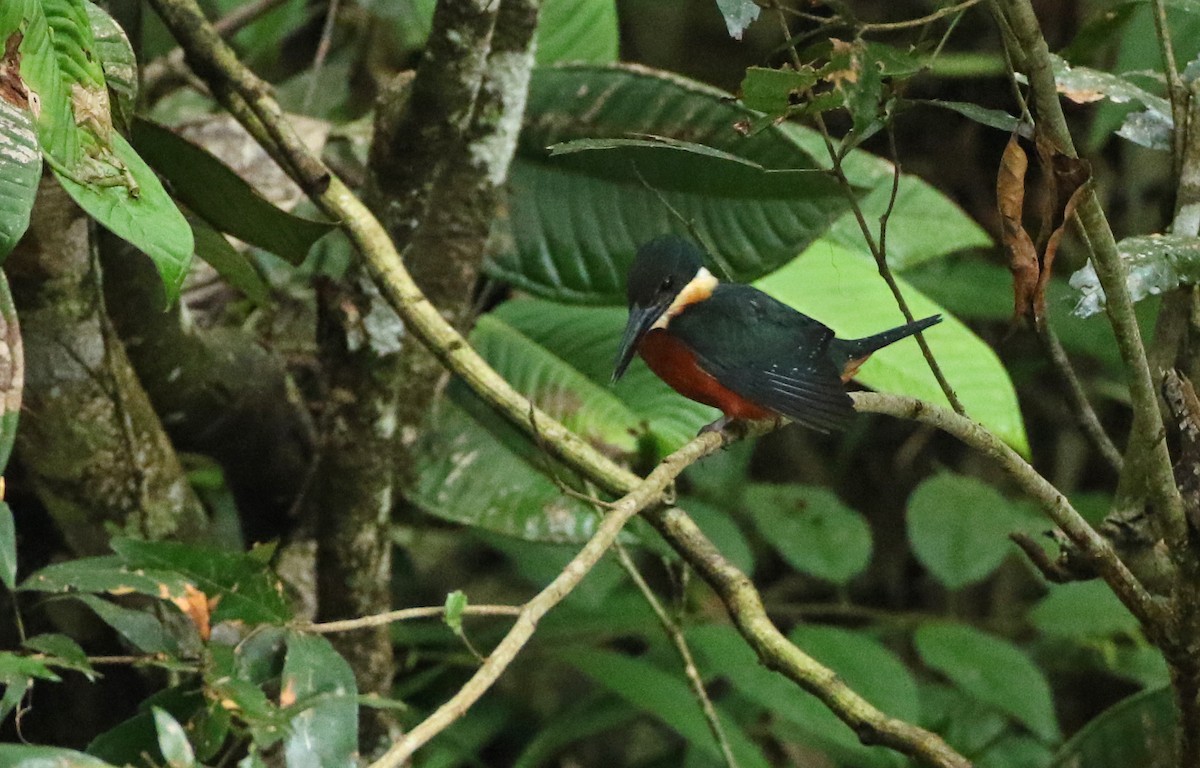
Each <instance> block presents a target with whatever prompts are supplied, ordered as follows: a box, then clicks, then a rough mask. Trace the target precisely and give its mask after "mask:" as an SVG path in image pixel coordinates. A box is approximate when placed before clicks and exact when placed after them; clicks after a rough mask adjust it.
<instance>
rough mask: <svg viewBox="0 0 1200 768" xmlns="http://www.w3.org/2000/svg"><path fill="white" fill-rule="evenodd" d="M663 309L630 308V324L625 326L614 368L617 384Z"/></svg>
mask: <svg viewBox="0 0 1200 768" xmlns="http://www.w3.org/2000/svg"><path fill="white" fill-rule="evenodd" d="M662 311H663V310H662V307H630V309H629V322H627V323H626V324H625V335H624V336H623V337H621V348H620V349H619V350H617V359H616V363H615V367H614V368H613V375H612V380H613V382H616V380H617V379H619V378H621V376H623V375H624V374H625V369H626V368H628V367H629V363H630V361H632V360H633V355H634V353H635V352H637V345H638V342H639V341H641V340H642V336H645V335H646V331H648V330H650V326H652V325H654V321H655V320H657V319H658V316H659V315H661V314H662Z"/></svg>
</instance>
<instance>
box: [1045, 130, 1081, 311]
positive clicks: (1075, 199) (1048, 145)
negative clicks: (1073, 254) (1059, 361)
mask: <svg viewBox="0 0 1200 768" xmlns="http://www.w3.org/2000/svg"><path fill="white" fill-rule="evenodd" d="M1035 142H1036V143H1037V150H1038V161H1039V162H1040V163H1041V164H1042V168H1043V169H1044V173H1043V178H1044V183H1045V184H1046V185H1047V186H1048V187H1049V194H1047V195H1045V196H1044V197H1043V205H1044V206H1048V208H1047V209H1045V210H1043V211H1042V222H1043V224H1042V226H1043V232H1042V235H1041V237H1040V238H1039V239H1042V238H1044V239H1045V244H1044V245H1043V246H1042V248H1043V250H1042V257H1041V260H1040V264H1039V274H1038V281H1037V288H1036V289H1035V291H1034V299H1033V313H1034V319H1035V320H1041V318H1042V317H1043V316H1044V315H1045V312H1046V286H1047V285H1049V284H1050V277H1051V276H1052V275H1053V273H1054V258H1055V256H1057V255H1058V246H1059V244H1060V243H1061V242H1062V237H1063V233H1064V232H1065V231H1066V226H1067V222H1068V221H1070V220H1071V217H1072V216H1073V215H1075V208H1076V207H1077V206H1078V205H1079V202H1080V201H1081V200H1082V199H1083V195H1084V191H1085V189H1086V186H1087V183H1088V181H1089V180H1090V179H1091V177H1092V169H1091V166H1089V165H1088V164H1087V162H1086V161H1084V160H1080V159H1079V158H1077V157H1070V156H1069V155H1066V154H1064V153H1063V152H1062V150H1060V149H1059V147H1058V145H1057V144H1055V143H1054V141H1053V140H1052V139H1050V137H1048V136H1046V135H1045V134H1044V133H1043V132H1041V131H1038V132H1037V133H1036V134H1035ZM1047 232H1048V234H1047Z"/></svg>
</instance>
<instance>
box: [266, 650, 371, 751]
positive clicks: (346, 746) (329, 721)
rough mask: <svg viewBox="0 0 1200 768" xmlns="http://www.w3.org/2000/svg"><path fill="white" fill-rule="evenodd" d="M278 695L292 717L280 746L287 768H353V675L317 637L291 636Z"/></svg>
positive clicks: (355, 709)
mask: <svg viewBox="0 0 1200 768" xmlns="http://www.w3.org/2000/svg"><path fill="white" fill-rule="evenodd" d="M282 686H283V690H284V692H285V693H286V694H288V695H290V696H291V697H292V701H293V703H292V704H290V706H289V707H288V708H287V709H286V710H285V713H286V714H288V715H292V714H293V713H294V712H298V714H295V715H294V716H293V717H292V719H291V723H290V728H289V729H288V735H287V738H286V740H285V741H284V752H285V754H286V756H287V765H288V768H338V767H339V766H356V765H358V761H357V759H356V758H357V755H358V702H357V700H358V688H357V686H356V685H355V682H354V671H353V670H352V669H350V665H349V664H347V663H346V660H345V659H343V658H342V657H341V655H340V654H338V652H337V651H335V650H334V649H333V646H332V645H330V644H329V641H328V640H326V639H325V638H324V637H321V636H320V635H306V634H303V633H301V632H291V633H289V634H288V638H287V658H286V660H285V661H284V664H283V681H282Z"/></svg>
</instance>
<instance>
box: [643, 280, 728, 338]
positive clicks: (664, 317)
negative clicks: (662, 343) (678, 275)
mask: <svg viewBox="0 0 1200 768" xmlns="http://www.w3.org/2000/svg"><path fill="white" fill-rule="evenodd" d="M719 282H720V280H717V278H716V277H715V276H714V275H713V273H712V272H709V271H708V269H706V268H705V267H700V271H699V272H697V273H696V276H695V277H693V278H692V279H691V280H689V281H688V284H687V285H685V286H683V290H682V291H680V292H679V295H678V296H676V297H675V300H674V301H672V302H671V306H669V307H667V311H666V312H663V313H662V314H661V315H659V318H658V320H656V321H655V322H654V325H652V326H650V327H651V328H666V327H667V324H668V323H670V322H671V318H673V317H675V316H676V315H678V314H679V313H680V312H682V311H683V310H685V309H687V307H688V306H689V305H691V304H695V303H696V302H698V301H704V300H705V299H707V298H708V297H709V296H712V295H713V291H715V290H716V289H717V284H718V283H719Z"/></svg>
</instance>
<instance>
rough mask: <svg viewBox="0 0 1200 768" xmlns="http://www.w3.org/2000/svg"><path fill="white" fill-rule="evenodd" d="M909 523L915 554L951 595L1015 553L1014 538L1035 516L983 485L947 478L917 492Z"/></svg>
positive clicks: (935, 479)
mask: <svg viewBox="0 0 1200 768" xmlns="http://www.w3.org/2000/svg"><path fill="white" fill-rule="evenodd" d="M1034 519H1035V520H1037V518H1034ZM906 520H907V528H908V540H909V542H910V543H911V544H912V549H913V554H915V555H916V556H917V559H918V560H920V561H921V564H922V565H924V566H925V567H926V568H928V569H929V572H930V573H931V574H933V576H934V577H935V578H936V579H937V580H938V581H940V582H941V583H942V584H943V585H945V586H946V587H947V588H948V589H959V588H960V587H964V586H966V585H967V584H972V583H974V582H977V581H980V580H982V579H984V578H987V577H988V576H989V575H991V573H992V571H994V570H996V568H998V567H999V566H1000V563H1001V562H1003V560H1004V558H1005V557H1006V556H1007V555H1008V554H1009V553H1010V552H1013V551H1015V549H1014V548H1013V546H1012V544H1011V543H1010V542H1009V540H1008V535H1009V534H1010V533H1013V532H1014V531H1017V530H1020V529H1023V528H1027V527H1028V526H1029V522H1030V514H1029V513H1027V512H1026V511H1025V510H1024V509H1023V508H1022V507H1020V506H1018V505H1017V504H1014V503H1013V502H1011V501H1009V500H1008V499H1006V498H1004V497H1003V496H1001V495H1000V493H999V492H998V491H997V490H996V489H995V488H992V487H991V486H989V485H987V484H985V483H982V482H980V481H979V480H976V479H974V478H971V477H965V476H963V475H954V474H949V473H944V474H940V475H934V476H933V477H931V478H929V479H928V480H926V481H925V482H923V483H921V485H919V486H918V487H917V489H916V490H915V491H913V494H912V496H911V497H910V498H909V500H908V515H907V518H906ZM1043 526H1044V524H1043Z"/></svg>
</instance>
